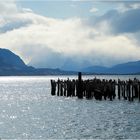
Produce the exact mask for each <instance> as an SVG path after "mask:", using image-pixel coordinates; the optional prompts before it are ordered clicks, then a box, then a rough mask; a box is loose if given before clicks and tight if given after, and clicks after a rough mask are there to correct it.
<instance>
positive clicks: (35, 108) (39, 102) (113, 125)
mask: <svg viewBox="0 0 140 140" xmlns="http://www.w3.org/2000/svg"><path fill="white" fill-rule="evenodd" d="M67 77H68V76H67ZM67 77H64V76H62V77H61V78H67ZM89 77H90V78H92V77H91V76H89ZM97 77H99V78H107V79H108V78H113V79H117V78H118V77H119V78H121V79H128V78H130V77H131V78H134V76H111V77H110V76H97ZM136 77H137V78H139V79H140V76H136ZM52 78H53V79H57V78H58V76H56V77H55V76H53V77H50V76H46V77H0V138H3V139H8V138H11V139H18V138H22V139H24V138H31V139H39V138H42V139H43V138H44V139H46V138H55V139H58V138H60V139H61V138H64V139H66V138H85V139H88V138H106V139H109V138H116V139H119V138H130V139H131V138H133V139H136V138H140V103H139V102H138V101H135V102H133V103H132V102H128V101H124V100H121V101H118V100H117V99H116V100H115V101H96V100H94V99H93V100H86V99H83V100H79V99H77V98H75V97H74V98H66V97H52V96H51V95H50V79H52ZM70 78H74V76H73V77H70ZM85 78H88V77H85Z"/></svg>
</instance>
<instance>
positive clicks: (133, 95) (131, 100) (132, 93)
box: [131, 83, 134, 101]
mask: <svg viewBox="0 0 140 140" xmlns="http://www.w3.org/2000/svg"><path fill="white" fill-rule="evenodd" d="M131 86H132V89H131V91H132V97H131V101H133V100H134V99H133V98H134V87H133V83H132V85H131Z"/></svg>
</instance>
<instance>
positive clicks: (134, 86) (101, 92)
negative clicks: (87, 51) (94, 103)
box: [51, 72, 140, 101]
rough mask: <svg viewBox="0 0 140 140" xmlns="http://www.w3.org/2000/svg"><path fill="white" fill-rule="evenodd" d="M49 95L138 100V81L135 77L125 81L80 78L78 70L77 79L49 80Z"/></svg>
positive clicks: (139, 95) (139, 87)
mask: <svg viewBox="0 0 140 140" xmlns="http://www.w3.org/2000/svg"><path fill="white" fill-rule="evenodd" d="M51 95H53V96H54V95H57V96H66V97H74V96H76V97H78V98H79V99H83V98H86V99H92V98H95V99H96V100H102V99H104V100H107V99H108V100H111V101H112V100H113V99H115V98H116V97H117V98H118V99H119V100H120V99H124V100H128V101H134V99H138V100H139V101H140V81H139V80H138V79H136V78H134V79H133V80H131V79H129V80H127V81H124V80H120V79H118V80H117V81H116V80H112V79H110V80H106V79H102V80H101V79H97V78H94V79H88V80H82V74H81V72H79V73H78V80H75V79H73V80H69V79H67V80H60V79H58V80H57V81H55V80H51Z"/></svg>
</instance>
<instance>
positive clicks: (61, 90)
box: [60, 81, 63, 96]
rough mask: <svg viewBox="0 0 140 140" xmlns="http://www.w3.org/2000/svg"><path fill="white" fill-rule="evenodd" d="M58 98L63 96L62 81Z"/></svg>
mask: <svg viewBox="0 0 140 140" xmlns="http://www.w3.org/2000/svg"><path fill="white" fill-rule="evenodd" d="M60 96H63V81H61V82H60Z"/></svg>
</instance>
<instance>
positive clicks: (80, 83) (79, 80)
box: [77, 72, 83, 99]
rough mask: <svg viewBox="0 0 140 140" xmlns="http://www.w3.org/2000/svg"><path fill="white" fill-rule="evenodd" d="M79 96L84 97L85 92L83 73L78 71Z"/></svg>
mask: <svg viewBox="0 0 140 140" xmlns="http://www.w3.org/2000/svg"><path fill="white" fill-rule="evenodd" d="M77 97H78V98H79V99H82V98H83V93H82V73H81V72H79V73H78V83H77Z"/></svg>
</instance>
